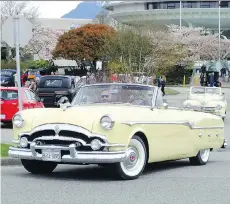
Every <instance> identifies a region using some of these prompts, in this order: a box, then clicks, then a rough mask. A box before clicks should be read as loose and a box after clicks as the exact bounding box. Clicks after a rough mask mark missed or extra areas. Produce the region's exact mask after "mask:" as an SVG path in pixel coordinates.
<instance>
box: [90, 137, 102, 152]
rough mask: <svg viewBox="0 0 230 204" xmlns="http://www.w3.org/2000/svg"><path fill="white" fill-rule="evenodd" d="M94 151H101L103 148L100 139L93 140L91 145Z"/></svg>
mask: <svg viewBox="0 0 230 204" xmlns="http://www.w3.org/2000/svg"><path fill="white" fill-rule="evenodd" d="M90 146H91V148H92V150H99V149H100V148H101V142H100V140H98V139H94V140H92V142H91V143H90Z"/></svg>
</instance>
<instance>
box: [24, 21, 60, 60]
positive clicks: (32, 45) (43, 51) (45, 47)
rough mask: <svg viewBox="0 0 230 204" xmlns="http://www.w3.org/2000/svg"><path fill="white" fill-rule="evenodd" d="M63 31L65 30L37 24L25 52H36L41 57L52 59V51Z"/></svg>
mask: <svg viewBox="0 0 230 204" xmlns="http://www.w3.org/2000/svg"><path fill="white" fill-rule="evenodd" d="M63 33H64V30H54V29H51V28H44V27H42V26H40V25H38V24H37V25H36V27H35V28H34V31H33V37H32V39H31V40H30V42H29V44H28V45H27V46H26V47H25V49H24V50H23V54H27V53H30V54H36V55H37V56H38V58H39V59H44V58H46V59H47V58H48V59H51V58H52V55H51V52H52V50H53V49H54V48H55V46H56V43H57V41H58V38H59V37H60V36H61V35H62V34H63Z"/></svg>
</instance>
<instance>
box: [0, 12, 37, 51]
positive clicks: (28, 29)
mask: <svg viewBox="0 0 230 204" xmlns="http://www.w3.org/2000/svg"><path fill="white" fill-rule="evenodd" d="M16 21H17V22H16ZM15 24H17V25H15ZM16 27H17V28H16ZM16 29H18V41H19V42H18V43H19V47H25V46H26V45H27V44H28V43H29V41H30V39H31V38H32V35H33V32H32V29H33V24H32V23H31V22H30V21H28V20H27V19H26V18H25V17H24V16H16V17H13V16H9V17H8V18H7V19H6V21H5V22H4V23H3V25H2V40H3V41H5V42H6V43H7V44H8V45H9V46H10V47H16V45H15V33H16Z"/></svg>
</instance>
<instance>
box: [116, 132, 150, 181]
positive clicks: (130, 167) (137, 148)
mask: <svg viewBox="0 0 230 204" xmlns="http://www.w3.org/2000/svg"><path fill="white" fill-rule="evenodd" d="M146 161H147V151H146V147H145V144H144V142H143V140H142V139H141V138H140V137H138V136H136V135H135V136H133V138H132V139H131V141H130V144H129V147H128V150H127V154H126V158H125V160H124V161H123V162H120V163H118V164H116V166H115V170H116V173H117V174H118V176H119V177H120V178H122V179H124V180H132V179H137V178H138V177H139V176H140V175H141V173H142V172H143V170H144V168H145V165H146Z"/></svg>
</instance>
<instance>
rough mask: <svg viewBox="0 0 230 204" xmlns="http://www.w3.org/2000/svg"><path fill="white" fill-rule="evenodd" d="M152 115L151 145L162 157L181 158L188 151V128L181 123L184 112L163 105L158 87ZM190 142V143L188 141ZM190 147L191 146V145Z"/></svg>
mask: <svg viewBox="0 0 230 204" xmlns="http://www.w3.org/2000/svg"><path fill="white" fill-rule="evenodd" d="M152 115H153V124H154V126H155V127H157V128H154V126H153V134H154V135H153V138H154V139H153V140H152V141H151V142H152V145H153V146H154V147H153V148H155V149H156V150H158V152H163V155H162V157H164V158H162V159H166V160H170V159H175V158H180V157H181V158H183V155H186V153H187V152H188V151H189V149H188V148H189V141H190V138H189V136H190V134H189V133H190V132H188V131H190V129H189V127H188V126H186V125H184V124H183V115H184V112H183V111H180V110H175V109H168V108H166V107H164V100H163V97H162V92H161V90H160V89H159V90H158V94H157V98H156V108H154V109H153V110H152ZM190 144H191V143H190ZM191 148H192V147H191Z"/></svg>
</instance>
